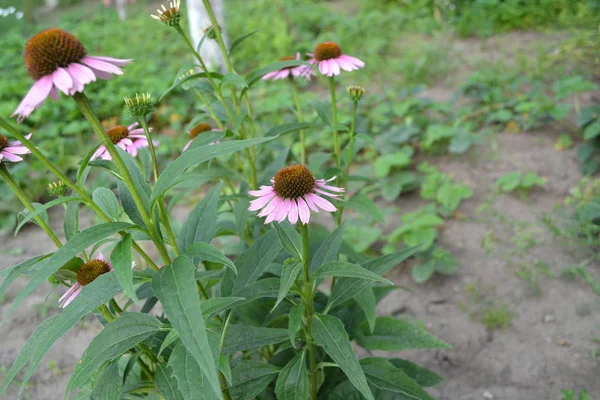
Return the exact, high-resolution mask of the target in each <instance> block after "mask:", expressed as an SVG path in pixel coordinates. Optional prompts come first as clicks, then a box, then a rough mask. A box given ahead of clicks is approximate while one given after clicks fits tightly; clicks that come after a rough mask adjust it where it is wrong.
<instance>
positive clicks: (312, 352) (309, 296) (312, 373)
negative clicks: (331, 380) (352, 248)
mask: <svg viewBox="0 0 600 400" xmlns="http://www.w3.org/2000/svg"><path fill="white" fill-rule="evenodd" d="M300 226H301V231H302V274H303V276H304V290H303V293H302V297H303V299H302V300H303V302H304V317H305V318H306V327H305V334H306V345H307V347H308V359H309V367H310V370H309V375H308V376H309V379H310V398H311V400H316V399H317V389H318V388H317V385H318V383H317V353H316V348H315V344H314V339H313V337H312V321H313V314H314V310H313V289H312V282H311V281H310V271H309V267H308V256H309V254H308V225H306V224H301V225H300Z"/></svg>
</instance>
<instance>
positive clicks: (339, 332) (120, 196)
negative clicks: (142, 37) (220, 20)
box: [0, 0, 449, 400]
mask: <svg viewBox="0 0 600 400" xmlns="http://www.w3.org/2000/svg"><path fill="white" fill-rule="evenodd" d="M203 3H204V5H205V7H206V9H207V11H208V15H209V16H210V18H211V23H212V25H211V26H212V28H211V29H210V32H211V33H210V34H211V35H214V40H216V42H217V43H218V45H219V46H220V48H221V50H222V52H223V56H224V59H225V64H226V65H227V69H228V72H227V75H222V74H217V73H212V72H211V71H208V70H207V69H206V63H204V60H202V58H201V57H200V55H199V53H198V49H196V48H195V47H194V46H193V45H192V44H191V42H190V41H189V38H188V37H187V36H186V34H185V32H184V31H183V30H182V29H181V27H180V26H179V21H180V19H181V13H182V10H181V9H180V6H181V4H180V2H179V1H172V2H171V3H170V4H168V6H167V7H165V6H163V7H161V8H159V10H158V13H157V14H156V15H153V18H155V19H157V20H158V21H160V22H162V23H164V24H165V25H166V26H168V27H173V28H175V31H176V32H177V34H178V35H179V36H180V37H181V39H182V40H183V41H184V42H185V44H186V45H188V46H189V47H190V52H191V55H192V56H193V57H194V58H195V61H196V62H197V65H198V67H195V68H199V71H198V70H196V72H193V73H190V72H189V70H186V71H185V73H182V75H180V76H178V77H177V78H176V81H175V85H174V87H177V86H182V85H181V84H182V83H183V82H190V81H193V80H201V81H204V82H205V87H204V89H203V90H202V91H198V90H193V94H195V95H197V96H198V101H200V102H201V103H202V104H201V105H202V107H198V109H202V111H203V114H202V115H199V116H194V118H189V119H190V120H192V122H190V124H189V126H192V128H191V129H190V130H189V131H188V132H187V133H186V132H180V133H179V135H180V136H181V137H182V141H183V139H184V138H185V139H187V141H188V142H187V144H186V145H185V147H184V148H182V149H170V150H171V152H170V154H179V153H181V154H180V155H179V156H178V157H177V158H176V159H174V160H171V161H169V162H167V163H166V165H163V163H162V162H161V160H159V159H158V158H157V154H156V151H155V146H156V145H158V142H157V141H156V139H155V137H156V136H157V135H159V134H160V132H158V130H152V128H150V127H149V124H150V123H151V121H152V113H153V111H154V110H155V108H156V103H154V102H153V100H152V97H151V95H150V94H149V93H146V92H144V94H143V95H132V96H127V97H126V98H125V99H124V100H125V107H126V108H127V110H128V111H129V114H130V115H131V117H132V118H133V119H134V121H128V122H127V123H123V125H119V126H115V127H112V128H109V129H106V128H105V127H104V126H102V124H101V123H100V121H99V120H98V117H97V116H96V113H95V111H94V99H93V98H91V99H90V98H88V97H87V96H86V94H85V93H84V90H85V87H86V85H88V84H91V83H92V82H93V81H94V80H96V79H97V78H101V79H108V78H110V77H112V75H119V74H122V73H123V72H124V71H123V70H121V68H119V67H121V66H124V65H126V64H127V63H129V62H130V61H131V60H117V59H112V58H107V57H100V56H93V57H92V56H87V53H86V51H85V48H84V47H83V44H82V43H81V42H79V40H78V39H77V38H75V37H74V36H73V35H71V34H69V33H67V32H64V31H62V30H60V29H50V30H47V31H44V32H42V33H40V34H38V35H36V36H34V38H32V39H31V40H30V41H29V42H28V43H27V44H26V46H25V66H26V68H27V70H28V72H29V73H30V75H31V76H32V78H34V79H35V80H36V83H35V84H34V86H33V88H32V89H31V91H30V92H29V93H28V94H27V95H26V96H25V98H24V100H23V102H22V103H21V104H20V105H19V106H18V108H17V110H16V111H15V113H14V115H16V116H17V121H21V120H22V119H24V118H26V117H28V116H29V115H30V114H31V113H32V112H33V111H34V110H35V109H36V108H38V107H40V106H41V105H42V103H43V101H44V99H45V98H46V97H47V96H51V97H52V98H53V99H55V100H57V101H58V100H60V101H69V99H68V98H63V99H59V98H58V96H57V94H58V91H62V92H63V93H64V94H65V95H67V96H68V97H71V98H72V99H73V100H74V101H75V103H76V104H77V106H78V108H79V110H80V111H81V114H82V117H83V118H84V119H85V120H86V121H87V122H88V123H89V126H90V129H91V130H92V131H93V132H94V133H95V135H96V136H95V137H96V139H97V142H95V143H89V148H85V149H81V154H80V156H81V159H82V160H81V163H80V166H79V170H78V172H77V174H76V175H75V176H73V177H71V176H68V175H66V174H65V173H63V172H62V171H61V170H60V169H59V168H58V167H57V166H56V163H55V161H56V160H53V159H52V158H51V157H49V156H48V155H46V154H45V153H44V152H43V151H41V150H40V149H38V148H37V147H36V143H35V137H33V138H32V137H31V135H25V134H23V133H22V132H21V129H20V128H19V126H18V125H15V124H13V123H12V122H8V121H7V120H5V119H3V118H0V129H2V132H3V134H2V135H0V177H1V178H2V179H4V180H5V181H6V182H7V184H8V186H9V187H10V188H11V189H12V190H13V191H14V192H15V194H16V196H17V197H18V198H19V199H20V200H21V202H22V203H23V206H24V207H25V210H24V211H23V212H22V213H21V218H20V221H19V228H20V227H21V226H22V225H23V224H25V223H27V222H33V223H35V224H37V225H38V226H39V227H40V228H41V229H43V230H44V232H45V233H46V234H47V235H48V237H49V239H50V240H52V241H53V243H54V244H55V245H56V247H57V250H56V251H55V252H52V253H49V254H40V255H38V256H37V257H35V258H33V259H30V260H27V261H25V262H22V263H20V264H18V265H15V266H13V267H10V268H8V269H6V270H4V271H2V272H1V276H2V277H4V281H3V282H2V285H1V286H0V297H2V296H3V295H4V294H5V293H6V290H7V288H8V287H9V286H10V285H11V284H12V283H13V282H14V280H15V279H16V278H17V277H19V276H21V275H27V276H28V277H29V281H28V283H27V284H26V285H25V287H24V288H23V289H22V290H20V291H19V293H18V295H17V296H16V298H15V299H14V301H13V304H12V306H11V307H10V308H9V309H8V310H7V311H6V312H5V313H4V315H3V317H2V320H1V321H0V324H1V323H4V322H5V321H6V320H7V319H8V318H10V317H11V315H12V314H13V313H14V312H15V310H16V309H17V308H18V307H20V306H21V307H22V306H23V302H24V300H25V299H26V298H27V297H28V296H29V295H30V294H31V293H33V292H34V291H35V290H37V289H38V288H39V287H40V285H41V284H42V283H43V282H44V281H50V282H51V283H53V284H54V285H55V286H56V287H57V288H58V289H57V291H58V292H59V295H60V296H61V297H60V298H58V296H57V295H56V294H53V295H51V296H50V297H49V299H50V300H49V301H57V302H58V304H59V305H60V307H61V312H60V313H59V314H58V315H54V316H51V317H49V318H48V319H46V320H45V321H43V322H42V323H41V324H40V326H39V327H38V328H37V329H36V330H35V331H34V332H33V333H32V335H31V336H30V337H29V339H28V341H27V343H25V345H24V346H23V348H22V350H21V352H20V354H19V355H18V357H17V358H16V360H15V361H14V363H13V364H12V366H11V367H10V369H9V370H8V371H7V372H6V373H5V374H4V383H3V386H2V388H1V391H2V392H1V393H3V394H5V393H6V390H7V389H8V387H9V384H11V382H13V381H14V379H15V377H16V376H17V374H19V372H20V371H21V370H23V369H25V373H24V376H23V378H22V379H21V390H20V391H19V393H18V395H17V396H18V397H21V395H22V392H23V388H25V386H26V385H27V383H28V382H29V381H30V379H31V377H32V375H33V373H34V371H35V369H36V367H37V366H38V364H39V363H40V360H41V359H42V358H43V356H44V355H45V354H46V352H47V351H48V349H49V348H50V347H51V346H52V345H53V344H54V343H55V342H56V340H57V339H58V338H60V337H61V336H63V335H64V334H65V333H66V332H68V331H69V330H70V329H72V328H74V327H75V325H76V324H77V323H78V322H79V321H80V320H82V319H83V318H85V317H86V316H88V315H90V314H93V315H95V316H97V317H98V321H99V323H100V324H102V325H103V328H102V330H101V331H100V333H99V334H98V335H97V336H96V337H95V338H94V339H93V340H92V341H91V343H90V344H89V347H88V349H87V350H86V351H85V353H84V354H83V356H82V358H81V360H80V361H79V362H78V363H77V365H76V366H75V367H74V369H73V371H72V375H71V378H70V381H69V383H68V386H67V388H66V393H65V397H66V398H72V397H73V398H77V399H88V398H89V399H107V400H111V399H124V398H128V399H129V398H148V399H166V400H182V399H186V400H187V399H189V400H196V399H227V400H229V399H231V400H238V399H239V400H246V399H247V400H250V399H273V398H277V399H280V400H291V399H294V400H300V399H311V400H316V399H341V398H344V399H361V398H365V399H369V400H373V399H413V400H429V399H432V397H431V395H430V394H429V393H428V392H427V390H426V389H424V388H423V387H428V386H432V385H435V384H436V383H438V382H439V381H441V378H440V377H439V376H437V375H436V374H435V373H434V372H432V371H428V370H426V369H424V368H422V367H419V366H417V365H416V364H414V363H412V362H411V361H409V360H406V359H402V358H398V357H396V356H394V358H391V359H387V358H383V357H375V356H368V357H363V358H362V359H360V360H359V357H358V356H357V354H356V353H355V349H357V348H358V347H362V348H363V349H365V350H366V352H368V353H369V354H370V352H372V351H377V350H383V351H400V350H406V349H408V348H418V349H428V348H448V347H449V345H448V344H446V343H445V342H443V341H442V340H440V339H437V338H436V337H434V336H433V335H431V334H430V333H429V332H428V331H427V330H426V329H425V328H423V327H422V326H421V325H419V324H413V323H412V322H409V321H407V320H398V319H395V318H392V317H378V316H377V313H376V308H377V303H378V302H379V301H380V300H382V299H383V298H384V297H385V296H386V295H387V294H388V293H390V292H391V291H392V290H394V287H393V283H392V282H391V281H389V280H388V279H386V278H385V277H384V275H385V274H386V273H387V272H388V271H390V270H392V269H393V268H395V267H397V266H398V265H400V264H401V263H402V262H404V261H405V260H406V259H408V258H409V257H411V256H412V255H413V254H415V253H416V252H418V251H419V249H420V247H419V246H415V247H411V248H405V249H402V250H400V251H397V252H394V253H391V254H386V255H382V256H379V257H375V258H371V257H370V256H368V255H366V254H365V253H360V252H357V251H356V250H355V249H353V247H352V246H351V245H350V244H349V243H348V242H347V241H346V240H345V237H344V232H345V222H344V218H343V209H344V202H345V201H346V196H348V193H347V189H346V186H347V183H348V182H349V180H350V179H349V178H350V176H349V174H350V166H351V162H352V160H353V159H354V154H355V151H354V148H353V145H354V133H355V127H356V109H357V106H358V103H359V101H360V100H361V98H362V97H363V95H364V93H365V91H364V89H362V88H360V87H357V86H351V87H350V88H349V89H348V93H349V96H350V99H351V100H352V104H353V110H352V111H353V112H352V115H353V117H352V120H351V121H350V123H349V126H350V127H349V128H348V129H340V125H339V122H338V120H337V102H336V97H335V96H336V87H335V82H334V77H335V76H336V75H338V74H340V71H342V70H344V71H356V70H358V69H359V68H362V67H364V66H365V65H364V63H363V62H362V61H360V60H358V59H356V58H354V57H350V56H347V55H345V54H343V53H342V51H341V49H340V47H339V46H338V45H337V44H335V43H332V42H327V43H322V44H319V45H317V46H316V49H315V52H314V53H313V54H312V57H313V58H312V59H310V60H309V61H308V62H305V61H303V60H301V57H300V55H299V54H298V55H297V56H296V57H288V58H284V59H283V60H280V61H277V62H275V63H273V64H271V65H268V66H267V67H263V68H258V69H256V70H254V71H251V72H248V73H245V74H238V72H236V70H235V69H234V68H233V64H232V62H231V59H230V58H229V52H228V49H227V48H226V47H225V43H224V41H223V35H222V33H221V28H220V27H219V25H218V24H217V21H216V20H215V17H214V13H213V11H212V8H211V6H210V2H209V1H208V0H203ZM166 34H174V32H173V31H170V32H167V33H166ZM240 42H241V41H240ZM136 62H152V60H137V61H136ZM313 69H314V70H313ZM315 70H316V71H319V72H320V74H322V75H325V76H326V77H328V79H329V88H330V90H331V107H332V112H333V121H329V122H326V121H323V122H324V123H329V124H330V125H329V126H324V125H322V124H320V123H318V122H312V123H306V122H304V120H303V118H302V103H301V102H300V100H299V97H300V95H301V90H300V88H299V87H298V86H297V85H296V84H295V81H294V80H295V79H298V78H302V79H310V77H311V76H315V77H317V79H316V80H317V83H316V84H317V85H318V84H319V83H318V76H317V74H315ZM125 72H126V69H125ZM283 78H286V79H287V80H288V81H289V82H290V83H291V85H292V88H293V91H294V98H295V106H296V110H297V115H296V117H297V118H298V121H287V122H286V123H285V124H283V125H281V126H271V127H267V130H263V129H259V127H261V126H262V125H260V124H261V120H260V118H257V117H256V116H259V115H260V113H256V112H253V110H252V101H251V97H250V94H251V93H252V88H253V87H254V86H255V85H257V84H259V83H260V82H262V81H264V80H277V79H283ZM225 79H228V81H229V82H228V83H231V82H238V83H239V82H243V85H242V84H235V85H229V84H228V85H225V84H224V83H225V82H223V81H224V80H225ZM269 84H277V83H275V82H269ZM184 89H185V86H184ZM225 89H226V90H225ZM171 90H172V88H171V89H170V90H169V91H168V92H167V93H165V94H163V96H161V97H160V100H159V101H160V102H165V101H168V97H167V96H168V95H172V91H171ZM114 112H115V115H122V113H121V110H114ZM197 117H200V120H202V119H204V121H206V122H203V123H201V124H198V122H197V121H198V119H197ZM194 122H195V124H194ZM344 123H346V121H344ZM323 128H325V129H323ZM309 131H310V132H311V134H314V135H317V134H318V132H324V134H325V135H328V137H329V135H331V136H332V139H333V146H332V148H331V149H326V151H328V152H329V154H330V155H331V160H329V161H327V162H325V167H326V168H328V169H323V168H320V169H318V170H317V169H315V168H313V171H311V170H309V169H308V167H307V166H306V164H307V159H308V158H310V157H311V152H310V149H307V148H305V142H304V133H305V132H309ZM284 134H285V135H286V136H285V138H284V137H283V135H284ZM295 134H299V135H298V137H296V136H294V135H295ZM4 135H7V136H4ZM8 137H10V138H14V139H15V140H16V141H15V142H13V141H11V140H12V139H11V140H9V139H8ZM290 138H291V139H290ZM284 139H285V140H287V141H284ZM56 140H61V139H60V138H57V139H56ZM279 141H281V142H282V143H286V144H288V145H289V144H290V141H291V142H292V144H299V145H300V146H299V147H300V149H299V150H300V151H299V152H298V151H296V152H290V151H286V152H285V153H284V154H283V156H284V157H281V155H277V156H275V152H277V153H280V149H281V147H282V146H281V145H280V144H278V145H275V143H277V142H279ZM296 142H297V143H296ZM327 142H329V141H327ZM342 143H345V147H344V149H343V150H344V151H346V153H344V155H345V156H344V157H342V154H343V153H342ZM163 148H164V145H163ZM296 148H297V146H296ZM297 153H299V154H297ZM24 154H30V155H29V156H28V157H35V158H36V159H37V160H38V161H39V162H41V163H42V164H43V165H44V166H45V167H46V168H47V170H48V171H49V172H51V173H53V174H54V175H55V176H56V181H55V182H53V183H52V184H50V185H49V186H48V190H49V192H50V194H51V195H52V196H53V197H55V199H54V200H52V201H50V202H48V203H46V204H38V203H33V202H32V201H31V199H28V198H27V196H26V195H25V194H24V192H23V191H22V190H21V184H23V183H22V182H16V181H15V180H14V179H13V178H12V176H11V174H10V172H9V170H10V168H11V163H14V162H27V160H25V161H24V160H23V158H22V157H21V155H24ZM92 169H94V170H95V171H96V174H94V175H97V174H106V175H107V176H109V177H111V179H112V180H113V183H114V185H112V186H111V187H96V188H95V189H94V190H93V191H90V189H89V187H93V186H94V181H92V180H89V179H88V177H89V174H88V172H89V171H90V170H92ZM271 177H272V178H271ZM104 181H106V179H105V180H104ZM190 190H193V191H195V194H193V192H192V191H190ZM198 194H202V199H201V200H200V201H199V202H198V204H197V205H196V206H195V207H194V208H193V209H192V210H191V212H189V213H188V215H187V216H186V217H185V218H184V219H183V220H182V221H177V220H175V219H174V218H173V215H172V210H173V207H174V206H178V207H179V210H180V212H179V214H181V212H185V206H182V205H177V204H176V203H177V201H178V200H180V199H182V198H187V199H188V200H189V199H194V198H196V197H195V196H197V195H198ZM362 195H363V196H366V194H362ZM59 205H63V206H64V208H65V213H64V219H65V220H64V224H63V226H64V232H63V233H60V234H59V233H57V232H55V231H54V229H53V228H52V226H51V224H49V222H48V213H47V212H46V211H47V210H48V209H50V208H51V207H55V206H59ZM182 210H183V211H182ZM254 212H258V213H257V214H255V213H254ZM80 213H89V214H93V215H95V217H96V218H95V221H97V224H95V225H92V226H91V227H88V228H85V229H82V228H81V227H80V226H79V214H80ZM50 216H51V217H52V218H54V217H55V215H54V214H50ZM332 216H333V217H334V218H332ZM326 226H332V227H333V229H332V231H331V232H330V230H329V229H328V228H326ZM374 253H375V249H372V250H371V251H370V252H369V254H374ZM104 255H107V256H106V258H105V257H104ZM132 265H133V266H134V268H132ZM353 342H354V344H353ZM366 352H362V351H361V354H365V355H366V354H367V353H366Z"/></svg>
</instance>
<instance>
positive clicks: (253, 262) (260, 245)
mask: <svg viewBox="0 0 600 400" xmlns="http://www.w3.org/2000/svg"><path fill="white" fill-rule="evenodd" d="M280 251H281V244H279V240H277V232H275V230H274V229H273V230H270V231H268V232H267V233H265V234H264V235H262V236H261V237H260V238H259V239H258V240H257V241H256V242H254V244H252V246H250V247H249V248H248V249H246V251H244V252H243V253H242V255H241V256H240V257H239V258H238V259H237V260H236V265H237V267H238V274H237V276H236V277H235V280H234V282H233V292H234V293H235V292H237V291H238V290H239V289H241V288H243V287H244V286H246V285H248V284H250V283H253V282H255V281H256V280H257V279H258V278H260V276H261V275H262V274H263V273H264V272H265V270H266V269H267V267H268V266H269V265H270V264H271V263H272V262H273V260H274V259H275V257H277V255H278V254H279V252H280ZM235 295H236V296H240V297H248V296H242V295H240V294H239V293H236V294H235Z"/></svg>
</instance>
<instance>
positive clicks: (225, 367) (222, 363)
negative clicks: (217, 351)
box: [219, 354, 233, 385]
mask: <svg viewBox="0 0 600 400" xmlns="http://www.w3.org/2000/svg"><path fill="white" fill-rule="evenodd" d="M219 372H221V373H222V374H223V376H224V377H225V381H226V382H227V384H228V385H231V384H232V382H233V381H232V379H231V365H230V364H229V357H227V356H226V355H224V354H221V356H220V357H219Z"/></svg>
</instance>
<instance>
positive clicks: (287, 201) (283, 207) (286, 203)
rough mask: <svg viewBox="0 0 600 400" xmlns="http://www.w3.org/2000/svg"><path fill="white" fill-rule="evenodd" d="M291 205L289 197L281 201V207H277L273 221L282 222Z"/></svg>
mask: <svg viewBox="0 0 600 400" xmlns="http://www.w3.org/2000/svg"><path fill="white" fill-rule="evenodd" d="M291 205H292V202H291V201H290V199H285V200H284V201H283V204H282V205H281V207H279V208H278V212H277V216H276V217H275V221H277V222H283V220H284V219H285V217H287V215H288V212H289V211H290V206H291Z"/></svg>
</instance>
